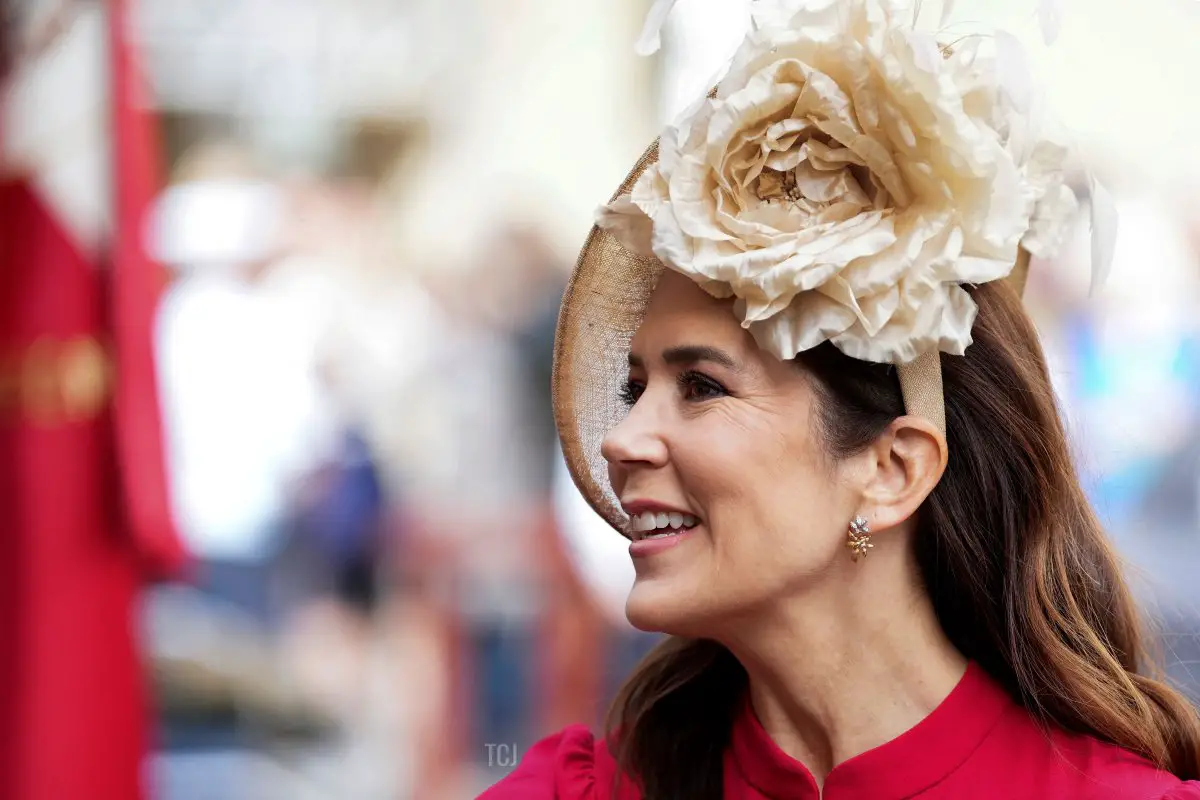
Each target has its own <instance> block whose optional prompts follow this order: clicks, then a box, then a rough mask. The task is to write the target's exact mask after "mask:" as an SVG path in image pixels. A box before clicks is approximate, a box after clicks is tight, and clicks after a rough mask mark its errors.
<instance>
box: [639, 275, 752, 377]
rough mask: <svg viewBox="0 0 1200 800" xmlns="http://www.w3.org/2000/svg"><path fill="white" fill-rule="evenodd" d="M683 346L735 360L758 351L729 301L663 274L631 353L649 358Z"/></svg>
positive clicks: (684, 280) (690, 282)
mask: <svg viewBox="0 0 1200 800" xmlns="http://www.w3.org/2000/svg"><path fill="white" fill-rule="evenodd" d="M684 343H686V344H699V345H713V346H717V347H720V348H722V349H724V350H726V351H727V352H728V353H729V354H730V355H734V356H738V357H745V356H749V355H751V354H754V355H757V351H758V347H757V345H755V343H754V339H753V338H752V337H751V336H750V334H749V333H747V332H746V331H745V330H743V329H742V326H741V325H740V324H739V323H738V321H737V318H736V317H735V316H734V314H733V301H732V300H718V299H716V298H715V297H713V296H712V295H710V294H708V293H707V292H705V291H704V290H703V289H701V288H700V287H699V286H697V285H696V283H695V282H694V281H692V280H691V279H690V278H687V277H685V276H683V275H680V274H679V273H677V272H674V271H672V270H669V269H667V270H663V274H662V278H661V279H660V280H659V282H658V286H656V287H655V289H654V294H653V295H651V297H650V303H649V304H648V305H647V307H646V315H645V317H644V318H643V320H642V324H641V326H640V327H639V328H638V330H637V333H636V334H635V335H634V337H633V342H632V348H631V349H632V350H633V352H634V353H638V354H646V355H652V354H653V353H654V351H657V350H659V349H662V348H665V347H671V346H674V345H678V344H684Z"/></svg>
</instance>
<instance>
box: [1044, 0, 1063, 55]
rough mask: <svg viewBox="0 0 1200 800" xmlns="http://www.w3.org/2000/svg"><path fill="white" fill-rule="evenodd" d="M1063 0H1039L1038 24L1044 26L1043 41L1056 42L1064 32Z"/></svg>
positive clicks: (1047, 42)
mask: <svg viewBox="0 0 1200 800" xmlns="http://www.w3.org/2000/svg"><path fill="white" fill-rule="evenodd" d="M1062 21H1063V0H1039V2H1038V24H1039V25H1040V26H1041V28H1042V41H1044V42H1045V43H1046V44H1047V45H1051V44H1054V42H1055V40H1057V39H1058V35H1059V34H1060V33H1062Z"/></svg>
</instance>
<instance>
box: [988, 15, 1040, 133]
mask: <svg viewBox="0 0 1200 800" xmlns="http://www.w3.org/2000/svg"><path fill="white" fill-rule="evenodd" d="M994 39H995V43H996V80H997V82H998V83H999V84H1000V87H1001V88H1002V89H1003V90H1004V91H1005V92H1006V93H1007V94H1008V97H1009V99H1010V100H1012V103H1013V106H1015V107H1016V109H1017V110H1018V111H1020V112H1022V113H1026V112H1028V111H1029V109H1030V105H1031V103H1032V101H1033V95H1034V92H1033V77H1032V74H1031V72H1030V69H1029V56H1028V55H1027V54H1026V53H1025V47H1024V46H1023V45H1022V44H1021V41H1020V40H1019V39H1018V38H1017V37H1015V36H1013V35H1012V34H1011V33H1008V32H1007V31H996V33H995V37H994Z"/></svg>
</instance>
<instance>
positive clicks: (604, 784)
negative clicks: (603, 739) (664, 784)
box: [478, 725, 634, 800]
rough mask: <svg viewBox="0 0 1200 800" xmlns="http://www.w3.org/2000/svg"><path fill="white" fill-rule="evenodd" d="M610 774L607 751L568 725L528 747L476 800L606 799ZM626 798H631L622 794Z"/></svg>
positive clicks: (585, 731) (577, 727) (584, 731)
mask: <svg viewBox="0 0 1200 800" xmlns="http://www.w3.org/2000/svg"><path fill="white" fill-rule="evenodd" d="M598 762H599V763H598ZM613 773H614V764H613V763H612V757H611V756H609V754H608V749H607V748H602V747H598V746H597V742H596V739H595V737H594V736H593V735H592V732H591V731H589V730H588V729H587V728H586V727H584V726H582V725H571V726H569V727H567V728H564V729H563V730H561V731H560V732H558V733H556V734H554V735H553V736H547V737H546V738H545V739H542V740H541V741H540V742H538V743H537V744H535V745H534V746H533V747H531V748H529V750H528V751H527V752H526V753H525V755H524V756H523V757H522V758H521V763H520V764H519V765H517V768H516V769H515V770H513V771H512V772H511V773H510V774H509V775H508V776H507V777H506V778H504V779H503V780H501V781H500V782H499V783H497V784H496V785H495V786H493V787H492V788H490V789H488V790H487V791H486V792H484V793H483V794H482V795H480V796H479V799H478V800H600V798H603V800H607V798H608V796H609V792H610V791H611V789H610V787H611V782H612V777H613ZM627 797H628V798H631V800H633V799H634V795H630V794H627V793H626V792H622V794H621V798H622V799H623V800H624V798H627Z"/></svg>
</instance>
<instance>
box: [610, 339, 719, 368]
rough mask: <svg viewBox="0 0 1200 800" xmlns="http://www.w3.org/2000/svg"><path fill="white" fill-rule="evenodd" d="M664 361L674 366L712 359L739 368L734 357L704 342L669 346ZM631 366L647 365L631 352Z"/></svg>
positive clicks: (715, 362) (664, 351) (714, 361)
mask: <svg viewBox="0 0 1200 800" xmlns="http://www.w3.org/2000/svg"><path fill="white" fill-rule="evenodd" d="M662 357H663V361H665V362H667V363H668V364H670V365H672V366H681V365H684V364H695V363H697V362H700V361H711V362H712V363H714V364H719V365H720V366H722V367H725V368H726V369H731V370H737V368H738V366H737V362H736V361H734V360H733V357H732V356H730V355H729V354H728V353H726V352H725V351H724V350H720V349H718V348H716V347H710V346H709V345H702V344H685V345H680V346H679V347H668V348H667V349H666V350H663V354H662ZM629 366H631V367H636V368H641V367H644V366H645V363H644V362H643V361H642V359H641V357H639V356H636V355H634V354H633V353H630V354H629Z"/></svg>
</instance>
